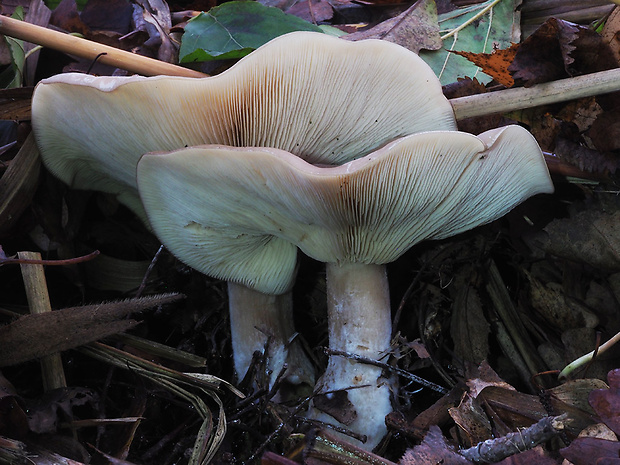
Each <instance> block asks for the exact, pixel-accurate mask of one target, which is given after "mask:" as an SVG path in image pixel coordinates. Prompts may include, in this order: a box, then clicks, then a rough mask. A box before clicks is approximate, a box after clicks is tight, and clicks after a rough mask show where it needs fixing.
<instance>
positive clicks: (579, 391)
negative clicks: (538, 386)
mask: <svg viewBox="0 0 620 465" xmlns="http://www.w3.org/2000/svg"><path fill="white" fill-rule="evenodd" d="M606 388H607V385H606V384H605V382H604V381H603V380H600V379H596V378H585V379H575V380H571V381H567V382H566V383H563V384H560V385H559V386H556V387H554V388H552V389H549V391H548V392H549V393H550V394H551V395H553V397H555V398H556V399H559V400H561V401H562V402H564V403H566V404H569V405H573V406H575V407H577V408H579V409H581V410H583V411H584V412H588V413H591V414H592V415H595V414H596V413H597V412H596V411H595V409H593V408H592V406H591V404H592V400H591V399H590V401H589V402H588V397H589V396H591V394H592V393H594V392H597V391H599V390H603V391H605V392H608V389H606ZM599 416H600V413H599Z"/></svg>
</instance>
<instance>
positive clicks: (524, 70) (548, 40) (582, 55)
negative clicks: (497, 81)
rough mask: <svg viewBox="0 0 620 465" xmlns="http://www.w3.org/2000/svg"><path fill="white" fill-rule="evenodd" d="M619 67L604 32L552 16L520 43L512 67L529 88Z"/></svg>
mask: <svg viewBox="0 0 620 465" xmlns="http://www.w3.org/2000/svg"><path fill="white" fill-rule="evenodd" d="M614 67H616V64H615V60H614V58H613V55H612V53H611V51H610V50H609V48H608V47H607V46H606V44H605V43H604V42H603V41H602V39H601V37H600V35H599V34H598V33H597V32H595V31H593V30H592V29H589V28H587V27H583V26H578V25H576V24H573V23H569V22H568V21H563V20H560V19H557V18H551V19H549V20H547V21H545V23H543V24H542V25H541V26H540V27H539V28H538V29H537V30H536V31H535V32H534V33H533V34H532V35H530V36H529V37H528V38H526V39H525V40H524V41H523V42H522V43H521V45H520V47H519V49H518V51H517V53H516V55H515V57H514V60H513V62H512V64H511V65H510V67H509V70H510V71H511V72H512V76H513V78H514V79H515V82H517V83H518V84H523V85H525V86H526V87H529V86H532V85H534V84H538V83H541V82H547V81H553V80H557V79H561V78H565V77H569V76H576V75H580V74H587V73H591V72H595V71H602V70H604V69H611V68H614Z"/></svg>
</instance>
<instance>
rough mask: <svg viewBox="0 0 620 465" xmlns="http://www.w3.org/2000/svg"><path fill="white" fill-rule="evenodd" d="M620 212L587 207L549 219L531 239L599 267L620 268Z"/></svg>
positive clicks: (550, 250)
mask: <svg viewBox="0 0 620 465" xmlns="http://www.w3.org/2000/svg"><path fill="white" fill-rule="evenodd" d="M619 222H620V212H606V211H600V210H593V209H589V210H584V211H581V212H578V213H575V214H573V215H572V216H571V217H570V218H563V219H557V220H554V221H552V222H551V223H549V225H547V227H546V228H545V229H544V232H543V233H541V234H539V235H536V236H534V238H533V239H528V241H529V242H530V244H531V245H532V246H534V247H537V248H539V249H541V250H543V251H545V252H546V253H549V254H551V255H555V256H557V257H562V258H564V259H567V260H570V261H576V262H580V263H584V264H587V265H589V266H591V267H593V268H595V269H598V270H606V271H618V270H620V230H619V229H618V224H619Z"/></svg>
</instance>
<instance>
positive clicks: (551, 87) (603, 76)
mask: <svg viewBox="0 0 620 465" xmlns="http://www.w3.org/2000/svg"><path fill="white" fill-rule="evenodd" d="M618 90H620V68H618V69H612V70H608V71H601V72H599V73H592V74H586V75H583V76H577V77H572V78H567V79H561V80H559V81H552V82H545V83H543V84H538V85H535V86H532V87H515V88H513V89H506V90H499V91H496V92H487V93H485V94H477V95H470V96H467V97H459V98H454V99H451V100H450V103H451V104H452V109H453V110H454V115H455V116H456V119H457V120H462V119H465V118H471V117H473V116H483V115H490V114H493V113H506V112H509V111H514V110H522V109H524V108H532V107H537V106H540V105H547V104H550V103H559V102H566V101H567V100H574V99H577V98H582V97H590V96H593V95H599V94H606V93H609V92H615V91H618Z"/></svg>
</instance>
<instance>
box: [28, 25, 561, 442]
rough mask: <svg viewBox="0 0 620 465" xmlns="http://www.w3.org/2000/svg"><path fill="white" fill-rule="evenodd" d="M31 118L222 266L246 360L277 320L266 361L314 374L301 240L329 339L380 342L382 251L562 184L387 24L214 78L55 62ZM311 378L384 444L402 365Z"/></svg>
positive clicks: (515, 134)
mask: <svg viewBox="0 0 620 465" xmlns="http://www.w3.org/2000/svg"><path fill="white" fill-rule="evenodd" d="M33 125H34V128H35V134H36V137H37V141H38V144H39V147H40V150H41V154H42V157H43V160H44V162H45V164H46V166H47V167H48V169H49V170H50V171H51V172H52V173H54V174H55V175H56V176H58V177H59V178H60V179H62V180H63V181H65V182H67V183H68V184H70V185H71V186H73V187H75V188H78V189H94V190H100V191H104V192H109V193H113V194H115V195H117V196H118V199H119V201H120V202H122V203H124V204H125V205H127V206H128V207H129V208H131V209H132V210H133V211H135V212H136V213H137V214H138V215H139V216H140V217H141V218H142V219H143V220H144V221H145V222H146V223H147V224H148V225H150V227H151V228H152V230H153V232H154V233H155V234H156V235H157V236H158V237H159V239H160V240H161V241H162V242H163V243H164V245H166V247H167V248H168V249H169V250H170V251H171V252H172V253H173V254H175V255H176V256H177V257H178V258H179V259H180V260H182V261H184V262H185V263H187V264H188V265H190V266H192V267H193V268H195V269H197V270H199V271H201V272H203V273H205V274H207V275H210V276H213V277H216V278H220V279H223V280H226V281H228V283H229V294H230V299H229V300H230V312H231V331H232V338H233V350H234V360H235V369H236V371H237V373H238V375H239V376H243V374H244V373H245V371H246V370H247V368H248V366H249V363H250V360H251V356H252V353H253V352H254V351H255V350H262V349H263V347H264V346H265V343H266V339H267V337H268V336H271V337H272V338H273V340H272V341H271V345H270V346H271V347H272V350H271V351H270V353H269V354H268V357H269V359H270V364H269V368H270V369H271V370H272V372H273V374H272V377H275V375H277V374H278V372H279V371H280V370H281V369H282V368H283V367H284V364H285V363H287V364H288V366H289V368H288V369H287V372H286V373H287V377H288V379H289V381H290V382H292V383H300V382H306V383H310V384H312V383H313V374H312V366H311V365H310V363H309V362H308V360H307V359H306V358H305V356H304V354H303V353H302V351H301V349H299V348H298V347H297V348H293V347H292V346H291V347H289V339H290V338H291V336H292V334H293V333H294V326H293V324H292V322H293V317H292V305H291V299H290V290H291V287H292V284H293V281H294V277H295V269H296V265H297V253H298V250H301V251H302V252H303V253H305V254H307V255H308V256H310V257H312V258H314V259H316V260H320V261H322V262H324V263H326V269H327V294H328V295H327V302H328V320H329V323H328V324H329V344H330V347H332V348H334V349H339V350H344V351H346V352H349V353H353V354H359V355H363V356H365V357H370V358H373V359H379V358H381V357H385V356H386V355H387V354H388V352H389V348H390V334H391V318H390V303H389V296H388V284H387V276H386V272H385V267H384V265H385V264H386V263H389V262H391V261H393V260H395V259H397V258H398V257H399V256H401V255H402V254H403V253H404V252H406V251H407V250H408V249H409V248H410V247H412V246H413V245H414V244H416V243H418V242H419V241H422V240H425V239H441V238H445V237H449V236H452V235H454V234H458V233H460V232H462V231H465V230H467V229H471V228H473V227H476V226H478V225H481V224H484V223H487V222H490V221H493V220H494V219H496V218H499V217H500V216H502V215H504V214H505V213H506V212H508V211H509V210H510V209H512V208H513V207H514V206H516V205H517V204H518V203H520V202H522V201H523V200H525V199H526V198H527V197H529V196H531V195H534V194H537V193H541V192H551V191H552V189H553V187H552V184H551V181H550V179H549V175H548V172H547V169H546V166H545V163H544V160H543V157H542V153H541V151H540V148H539V147H538V145H537V144H536V141H535V140H534V139H533V137H532V136H531V135H530V134H529V133H528V132H527V131H526V130H524V129H522V128H520V127H518V126H508V127H503V128H499V129H497V130H493V131H488V132H486V133H484V134H481V135H479V136H473V135H470V134H465V133H460V132H457V131H456V122H455V120H454V116H453V113H452V109H451V106H450V104H449V102H448V101H447V100H446V99H445V98H444V97H443V94H442V92H441V86H440V84H439V82H438V80H437V78H436V77H435V75H434V74H433V72H432V71H431V70H430V68H428V66H426V64H425V63H424V62H423V61H422V60H421V59H420V58H419V57H418V56H417V55H415V54H414V53H412V52H409V51H407V50H405V49H403V48H401V47H399V46H396V45H394V44H391V43H388V42H383V41H378V40H368V41H360V42H356V43H354V42H347V41H342V40H340V39H336V38H333V37H329V36H325V35H322V34H316V33H306V32H303V33H292V34H287V35H285V36H282V37H279V38H277V39H275V40H273V41H271V42H270V43H268V44H266V45H265V46H263V47H261V48H260V49H258V50H257V51H255V52H253V53H252V54H250V55H249V56H248V57H246V58H244V59H242V60H241V61H239V62H238V63H237V64H236V65H235V66H233V67H232V68H230V69H229V70H228V71H226V72H224V73H222V74H220V75H218V76H215V77H210V78H204V79H190V78H172V77H156V78H140V77H131V78H110V77H101V78H94V77H90V76H83V75H71V74H69V75H61V76H58V77H54V78H51V79H48V80H46V81H43V82H42V83H40V84H39V85H38V86H37V88H36V91H35V95H34V99H33ZM326 165H327V166H326ZM272 379H273V378H272ZM319 383H320V387H321V389H322V392H328V391H332V390H347V394H348V397H349V400H350V401H351V402H352V404H353V406H354V408H355V410H356V417H355V418H353V420H352V421H347V426H348V427H349V428H351V429H352V430H353V431H355V432H357V433H360V434H364V435H366V436H367V437H368V442H367V443H366V447H369V448H370V447H374V445H376V444H377V443H378V442H379V440H380V439H381V437H382V436H383V435H384V434H385V431H386V427H385V422H384V417H385V415H386V414H387V413H389V412H390V411H391V404H390V395H391V392H390V391H391V390H392V389H393V388H394V387H395V385H394V383H393V381H392V380H389V379H383V378H382V377H381V370H380V369H378V368H376V367H371V366H368V365H363V364H360V363H356V362H353V361H351V360H348V359H344V358H342V357H336V356H332V357H331V358H330V360H329V363H328V366H327V369H326V371H325V373H324V374H323V375H322V377H321V379H320V381H319ZM359 386H363V387H359ZM351 387H357V388H356V389H350V390H349V388H351ZM309 415H310V416H312V417H314V418H320V419H326V420H327V421H330V422H332V423H336V422H337V421H336V419H334V418H332V417H329V415H328V414H326V413H322V412H320V411H319V410H318V408H316V407H315V406H312V407H311V411H310V413H309Z"/></svg>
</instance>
